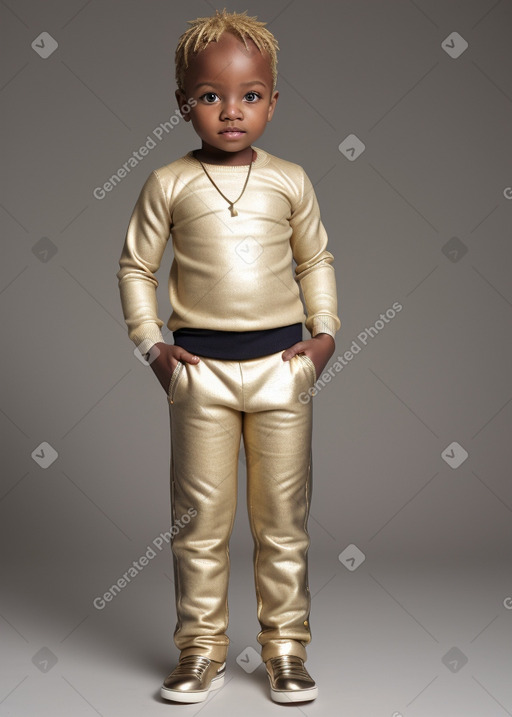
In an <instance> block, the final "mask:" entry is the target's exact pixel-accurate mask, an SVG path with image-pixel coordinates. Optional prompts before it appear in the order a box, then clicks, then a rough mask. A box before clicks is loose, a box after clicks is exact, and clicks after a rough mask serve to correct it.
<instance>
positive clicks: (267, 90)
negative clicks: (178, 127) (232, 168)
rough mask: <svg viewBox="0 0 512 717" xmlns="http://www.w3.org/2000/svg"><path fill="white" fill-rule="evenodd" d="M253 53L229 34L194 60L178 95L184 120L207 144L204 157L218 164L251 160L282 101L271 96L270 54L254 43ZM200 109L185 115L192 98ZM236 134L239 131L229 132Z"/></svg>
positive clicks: (224, 35)
mask: <svg viewBox="0 0 512 717" xmlns="http://www.w3.org/2000/svg"><path fill="white" fill-rule="evenodd" d="M247 44H248V46H249V50H247V49H246V47H245V45H244V43H243V42H242V40H240V39H239V38H237V37H235V35H233V34H231V33H229V32H224V33H223V34H222V35H221V36H220V38H219V40H218V42H211V43H210V44H209V45H208V47H206V48H205V49H204V50H202V51H201V52H199V53H198V54H197V55H194V56H193V57H192V58H191V60H190V64H189V66H188V68H187V72H186V75H185V88H184V90H185V92H184V93H183V92H180V91H179V90H177V91H176V99H177V100H178V104H179V107H180V110H181V111H182V115H183V117H184V119H185V120H186V121H187V122H188V121H191V122H192V125H193V127H194V129H195V131H196V132H197V134H198V136H199V137H200V138H201V140H202V150H203V155H205V156H206V155H207V156H211V157H215V158H217V159H218V160H219V161H222V159H226V158H227V157H229V159H230V160H233V159H236V157H234V156H233V155H239V156H240V157H242V156H247V152H248V151H252V150H249V149H248V148H250V146H251V144H252V143H253V142H255V141H256V140H257V139H258V137H260V136H261V135H262V134H263V132H264V131H265V127H266V124H267V122H270V120H271V119H272V115H273V113H274V108H275V105H276V102H277V98H278V94H279V93H278V92H276V91H274V92H272V71H271V68H270V60H269V58H268V55H267V54H264V55H263V54H262V53H261V52H260V51H259V50H258V48H257V47H256V45H255V44H254V43H253V42H252V40H249V39H247ZM192 97H193V98H194V99H195V100H196V102H197V104H196V105H195V106H194V107H190V109H189V112H187V113H185V112H184V111H183V109H182V107H183V105H185V104H186V103H187V101H188V100H189V99H190V98H192ZM230 130H234V131H230Z"/></svg>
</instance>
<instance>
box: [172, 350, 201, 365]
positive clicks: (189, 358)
mask: <svg viewBox="0 0 512 717" xmlns="http://www.w3.org/2000/svg"><path fill="white" fill-rule="evenodd" d="M177 358H178V360H179V361H185V362H186V363H198V362H199V356H196V355H195V354H191V353H190V351H187V350H186V349H182V350H181V352H180V354H179V356H177Z"/></svg>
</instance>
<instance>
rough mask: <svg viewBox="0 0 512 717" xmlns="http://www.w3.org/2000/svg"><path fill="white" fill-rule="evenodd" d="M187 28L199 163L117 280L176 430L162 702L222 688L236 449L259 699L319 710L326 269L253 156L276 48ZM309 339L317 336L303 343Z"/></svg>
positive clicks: (219, 17)
mask: <svg viewBox="0 0 512 717" xmlns="http://www.w3.org/2000/svg"><path fill="white" fill-rule="evenodd" d="M190 24H191V25H192V27H191V28H189V29H188V30H187V31H186V32H185V33H184V34H183V35H182V36H181V38H180V41H179V44H178V47H177V50H176V80H177V85H178V89H177V91H176V99H177V102H178V105H179V108H180V112H181V115H182V117H183V119H184V120H185V121H186V122H192V125H193V127H194V130H195V131H196V133H197V135H198V136H199V137H200V139H201V148H200V149H196V150H194V151H190V152H188V153H187V154H186V155H185V156H183V157H181V159H178V160H176V161H174V162H171V163H170V164H167V165H165V166H164V167H160V168H159V169H157V170H155V171H153V172H152V173H151V174H150V175H149V177H148V178H147V180H146V182H145V184H144V186H143V187H142V190H141V192H140V196H139V198H138V200H137V203H136V205H135V208H134V210H133V214H132V216H131V219H130V222H129V226H128V230H127V234H126V239H125V244H124V247H123V251H122V255H121V258H120V261H119V265H120V270H119V272H118V273H117V277H118V279H119V289H120V294H121V302H122V307H123V312H124V317H125V321H126V324H127V326H128V334H129V337H130V339H131V340H132V341H133V342H134V343H135V344H136V345H137V346H138V348H139V350H140V351H141V353H142V354H144V355H145V358H146V359H147V361H148V362H149V363H150V365H151V368H152V370H153V372H154V373H155V375H156V377H157V379H158V381H159V382H160V384H161V386H162V388H163V389H164V390H165V392H166V394H167V400H168V406H169V414H170V428H171V508H172V518H173V524H174V525H179V526H180V528H179V529H178V530H177V532H176V534H175V535H174V537H173V539H172V541H171V546H172V554H173V565H174V578H175V592H176V612H177V624H176V629H175V632H174V642H175V644H176V646H177V648H178V649H179V650H180V658H179V663H178V665H177V667H176V668H175V669H174V670H173V672H171V674H170V675H169V676H168V677H167V678H166V680H165V681H164V684H163V686H162V689H161V694H162V696H163V697H164V698H166V699H169V700H175V701H177V702H201V701H203V700H205V699H206V697H207V696H208V693H209V691H210V690H214V689H217V688H219V687H220V686H221V685H222V683H223V680H224V673H225V665H226V656H227V651H228V645H229V638H228V636H227V634H226V629H227V626H228V605H227V594H228V578H229V570H230V561H229V539H230V536H231V530H232V527H233V521H234V518H235V510H236V502H237V461H238V455H239V450H240V441H241V438H242V437H243V441H244V448H245V453H246V461H247V504H248V512H249V521H250V526H251V532H252V536H253V539H254V555H253V559H254V580H255V587H256V597H257V615H258V620H259V622H260V625H261V631H260V632H259V633H258V636H257V639H258V642H259V643H260V645H261V646H262V651H261V658H262V661H263V662H264V663H265V667H266V670H267V674H268V677H269V682H270V695H271V698H272V699H273V700H274V701H275V702H281V703H283V702H284V703H286V702H299V701H306V700H313V699H315V697H316V696H317V694H318V688H317V686H316V684H315V682H314V680H313V679H312V678H311V676H310V675H309V673H308V672H307V670H306V668H305V667H304V662H305V660H306V649H305V646H306V645H307V644H308V643H309V642H310V641H311V632H310V624H309V612H310V600H311V597H310V593H309V586H308V568H307V552H308V547H309V535H308V532H307V520H308V515H309V506H310V500H311V486H312V477H311V431H312V405H311V402H309V401H306V402H305V401H304V400H299V395H301V396H304V395H305V394H304V392H305V391H308V389H310V388H311V387H312V386H313V384H314V383H315V381H316V379H317V376H318V375H319V374H320V373H321V372H322V371H323V369H324V367H325V365H326V364H327V361H328V360H329V358H330V357H331V356H332V354H333V352H334V349H335V343H334V336H335V334H336V331H337V330H338V329H339V327H340V320H339V318H338V316H337V299H336V284H335V276H334V269H333V266H332V261H333V256H332V254H331V253H329V252H328V251H326V246H327V235H326V232H325V229H324V226H323V224H322V222H321V220H320V214H319V208H318V203H317V199H316V196H315V193H314V190H313V187H312V185H311V182H310V180H309V179H308V177H307V175H306V174H305V172H304V170H303V169H302V167H301V166H299V165H297V164H293V163H292V162H289V161H286V160H283V159H279V158H278V157H275V156H273V155H271V154H269V153H268V152H265V151H264V150H263V149H260V148H258V147H253V146H252V145H253V142H255V141H256V140H257V139H258V138H259V137H260V136H261V135H262V134H263V132H264V130H265V126H266V123H267V122H269V121H270V120H271V119H272V115H273V113H274V110H275V106H276V102H277V98H278V92H277V91H275V86H276V78H277V70H276V64H277V57H276V51H277V50H278V49H279V47H278V45H277V41H276V39H275V38H274V36H273V35H272V33H270V32H269V30H267V29H266V28H265V27H264V25H265V24H266V23H263V22H259V21H257V20H256V18H251V17H248V16H247V15H246V13H241V14H237V13H226V11H225V10H223V11H222V13H219V12H218V11H216V14H215V15H214V16H212V17H207V18H198V19H196V20H193V21H191V22H190ZM169 235H171V237H172V243H173V249H174V260H173V263H172V267H171V272H170V277H169V299H170V303H171V306H172V309H173V311H172V315H171V317H170V319H169V321H168V323H167V327H168V328H169V329H170V330H171V331H172V332H173V334H174V341H175V343H174V345H168V344H167V343H165V341H164V338H163V335H162V333H161V331H160V329H161V327H162V326H163V321H162V320H161V319H160V318H159V317H158V308H157V301H156V294H155V288H156V287H157V286H158V282H157V280H156V278H155V276H154V272H156V271H157V269H158V268H159V266H160V262H161V259H162V255H163V252H164V250H165V247H166V243H167V241H168V239H169ZM292 259H294V260H295V262H296V268H295V277H294V275H293V270H292ZM298 283H299V284H300V287H301V289H302V293H303V297H304V303H305V308H306V311H307V317H306V315H305V314H304V306H303V304H302V301H301V298H300V292H299V287H298ZM304 324H305V326H306V328H307V329H308V330H309V332H310V333H311V336H312V338H310V339H307V340H305V341H303V340H302V327H303V325H304ZM183 516H186V517H187V518H189V520H188V521H185V520H182V519H181V518H182V517H183Z"/></svg>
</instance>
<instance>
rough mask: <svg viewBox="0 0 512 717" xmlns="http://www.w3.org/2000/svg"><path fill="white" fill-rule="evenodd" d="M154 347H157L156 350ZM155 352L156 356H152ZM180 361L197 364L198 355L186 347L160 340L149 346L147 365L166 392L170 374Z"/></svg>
mask: <svg viewBox="0 0 512 717" xmlns="http://www.w3.org/2000/svg"><path fill="white" fill-rule="evenodd" d="M155 348H157V349H158V352H157V351H156V350H155ZM156 353H158V356H155V358H153V356H154V354H156ZM180 361H181V362H183V361H184V362H186V363H192V364H197V363H199V361H200V359H199V357H198V356H194V354H191V353H190V352H189V351H186V349H184V348H182V347H181V346H176V345H175V344H174V345H170V344H166V343H162V342H161V341H160V342H158V343H157V344H154V345H153V346H152V347H151V351H150V355H149V365H150V366H151V368H152V369H153V373H154V374H155V376H156V377H157V379H158V380H159V381H160V385H161V386H162V388H163V389H164V391H165V392H166V393H167V390H168V388H169V383H170V380H171V374H172V372H173V371H174V369H175V368H176V366H177V365H178V363H180Z"/></svg>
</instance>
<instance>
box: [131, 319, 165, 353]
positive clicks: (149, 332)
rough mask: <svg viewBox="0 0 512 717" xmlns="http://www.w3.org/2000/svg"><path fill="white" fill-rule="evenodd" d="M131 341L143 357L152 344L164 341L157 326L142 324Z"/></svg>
mask: <svg viewBox="0 0 512 717" xmlns="http://www.w3.org/2000/svg"><path fill="white" fill-rule="evenodd" d="M132 341H133V343H134V344H135V346H136V347H137V348H138V349H139V351H140V353H141V354H142V355H144V354H145V353H146V352H147V351H149V350H150V348H151V347H152V346H154V344H158V343H164V344H165V340H164V337H163V336H162V332H161V331H160V328H159V327H158V326H157V324H142V326H140V327H139V328H138V329H137V330H136V331H135V332H134V334H133V336H132Z"/></svg>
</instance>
